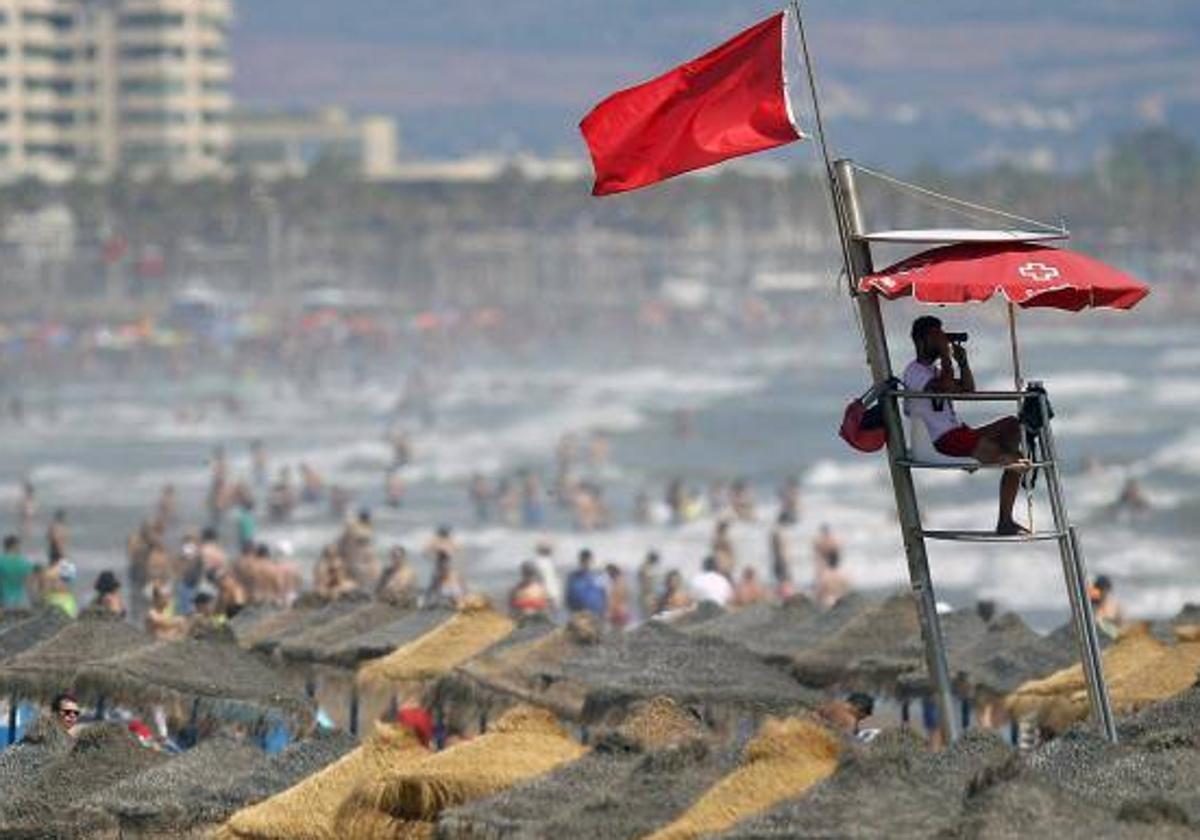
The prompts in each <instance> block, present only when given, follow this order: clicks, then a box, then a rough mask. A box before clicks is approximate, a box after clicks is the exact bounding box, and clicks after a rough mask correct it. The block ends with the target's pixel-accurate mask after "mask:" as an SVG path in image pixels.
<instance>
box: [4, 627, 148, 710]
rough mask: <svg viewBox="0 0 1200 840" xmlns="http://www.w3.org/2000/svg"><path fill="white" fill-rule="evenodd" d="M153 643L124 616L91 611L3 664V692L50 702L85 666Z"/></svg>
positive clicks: (69, 686) (70, 684)
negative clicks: (119, 617) (112, 616)
mask: <svg viewBox="0 0 1200 840" xmlns="http://www.w3.org/2000/svg"><path fill="white" fill-rule="evenodd" d="M151 643H152V639H151V638H150V637H149V636H146V635H145V634H143V633H142V632H141V631H140V630H138V629H137V628H135V627H134V626H133V625H131V624H127V623H126V622H124V621H122V620H121V619H118V618H108V617H102V616H99V615H96V614H89V615H87V616H86V617H81V618H79V619H78V620H76V621H73V622H71V623H70V624H67V625H66V626H64V627H63V628H62V629H61V630H59V631H58V632H57V633H55V634H54V635H53V636H51V637H49V638H47V639H44V640H42V641H41V642H39V643H37V644H36V645H33V646H32V647H30V648H27V649H26V650H24V651H22V652H21V653H18V654H17V655H16V656H13V657H11V658H10V659H8V660H7V661H5V662H4V663H3V665H0V692H2V693H11V694H16V695H19V696H21V697H32V698H37V699H40V700H44V701H48V700H49V699H50V698H51V697H53V696H54V695H55V694H57V693H58V692H60V691H63V690H64V689H67V688H71V687H72V686H73V685H74V684H75V680H76V677H77V676H78V675H79V673H80V672H81V671H82V670H83V668H85V667H86V666H88V665H92V664H95V663H98V662H100V661H102V660H104V659H107V658H108V657H110V656H113V655H117V654H120V653H122V652H128V651H134V650H137V649H139V648H144V647H148V646H149V645H150V644H151Z"/></svg>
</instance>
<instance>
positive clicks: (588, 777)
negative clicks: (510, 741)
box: [438, 697, 737, 840]
mask: <svg viewBox="0 0 1200 840" xmlns="http://www.w3.org/2000/svg"><path fill="white" fill-rule="evenodd" d="M706 735H707V732H706V730H705V729H704V727H703V726H701V725H700V722H699V721H698V720H697V719H696V718H695V716H694V715H692V714H691V713H689V712H688V711H687V710H686V709H684V708H683V707H681V706H679V705H678V704H677V703H675V702H674V701H673V700H670V699H667V698H661V697H660V698H655V699H653V700H651V701H649V702H647V703H644V704H641V705H639V706H638V707H637V708H636V709H635V711H634V712H633V714H632V715H631V717H630V718H629V719H627V720H626V721H625V722H624V723H623V724H622V725H621V727H620V728H619V729H618V730H617V731H615V732H611V733H606V734H604V735H602V736H601V737H600V738H599V739H598V740H597V742H596V745H595V747H594V748H593V750H592V751H591V752H590V753H588V754H586V755H584V756H583V757H582V758H580V759H578V760H576V761H572V762H570V763H567V764H564V765H561V766H559V767H558V768H556V769H554V770H552V771H551V772H549V773H547V774H546V775H544V776H540V777H538V778H536V779H533V780H531V781H528V782H525V783H523V784H520V785H517V786H515V787H512V788H510V789H508V790H506V791H503V792H501V793H498V794H496V795H494V796H489V797H487V798H484V799H479V800H476V801H475V802H471V803H468V804H466V805H463V806H460V807H458V808H454V809H451V810H450V811H447V812H446V813H445V814H443V815H442V817H441V819H439V820H438V834H439V836H441V837H445V838H447V839H448V840H454V838H463V840H466V838H479V837H491V838H512V840H517V838H520V839H521V840H533V839H534V838H542V837H587V838H589V839H590V840H634V838H640V837H644V836H646V835H647V834H649V833H650V832H652V831H654V829H656V828H658V827H659V826H662V825H665V824H667V823H668V822H670V821H671V820H673V819H675V818H676V817H677V816H679V815H680V814H681V813H683V812H684V811H685V810H687V808H688V807H690V806H691V805H692V804H693V803H694V802H695V801H696V800H697V799H698V798H699V797H700V795H701V794H703V793H704V792H705V791H706V790H708V789H709V788H711V787H712V786H713V785H714V784H716V783H717V782H718V781H719V780H720V779H721V778H722V777H724V776H725V775H727V774H728V773H729V772H730V771H732V770H733V769H734V768H735V767H736V766H737V756H736V754H735V753H734V751H732V750H719V749H716V748H715V747H714V746H713V745H712V744H711V743H710V742H709V741H708V740H707V738H706Z"/></svg>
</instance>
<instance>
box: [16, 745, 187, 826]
mask: <svg viewBox="0 0 1200 840" xmlns="http://www.w3.org/2000/svg"><path fill="white" fill-rule="evenodd" d="M167 760H168V759H167V757H166V756H165V755H163V754H162V753H158V752H155V751H154V750H150V749H147V748H145V747H143V746H141V745H140V744H138V743H137V742H136V741H135V740H134V738H133V736H132V735H130V734H129V733H128V732H127V731H126V730H125V727H123V726H121V725H120V724H112V723H101V724H95V725H93V726H90V727H87V728H85V729H84V730H83V731H82V732H81V733H80V735H79V737H78V738H77V739H76V741H75V744H74V745H73V746H72V747H71V749H70V750H68V751H67V752H65V753H62V754H59V755H56V756H55V757H54V758H53V759H52V760H51V761H49V762H47V763H46V764H45V765H44V766H43V767H42V768H41V772H40V773H39V774H37V775H36V776H34V777H32V778H29V779H27V780H26V782H25V784H23V785H21V786H20V787H19V789H18V790H17V791H16V792H15V793H14V794H13V795H11V796H7V797H5V799H4V801H3V803H2V804H0V836H5V837H11V836H22V835H24V836H42V837H60V838H66V837H91V836H94V835H95V834H96V833H98V832H99V831H103V830H107V829H111V827H112V826H114V824H115V821H114V820H113V818H112V817H111V816H109V815H107V814H104V813H103V812H102V811H99V810H98V809H95V808H89V807H88V806H87V805H86V804H85V803H86V800H87V799H88V798H89V797H90V796H91V795H92V794H96V793H99V792H101V791H104V790H107V789H108V788H110V787H112V786H113V785H115V784H117V783H118V782H120V781H122V780H123V779H126V778H129V777H131V776H134V775H136V774H137V773H140V772H142V771H143V770H146V769H148V768H150V767H153V766H155V765H158V764H163V763H165V762H166V761H167Z"/></svg>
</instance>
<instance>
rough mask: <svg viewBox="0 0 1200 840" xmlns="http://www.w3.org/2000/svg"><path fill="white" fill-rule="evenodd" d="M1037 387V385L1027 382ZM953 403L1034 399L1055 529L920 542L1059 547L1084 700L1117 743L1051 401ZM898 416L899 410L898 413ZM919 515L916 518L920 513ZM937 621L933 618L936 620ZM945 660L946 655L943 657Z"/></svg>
mask: <svg viewBox="0 0 1200 840" xmlns="http://www.w3.org/2000/svg"><path fill="white" fill-rule="evenodd" d="M1030 384H1031V385H1037V386H1040V384H1041V383H1036V382H1035V383H1030ZM883 398H884V399H889V400H893V401H898V400H902V399H945V398H946V395H945V394H942V393H933V392H911V391H902V390H889V391H887V392H885V393H884V395H883ZM953 399H954V400H955V401H959V400H962V401H972V402H1011V401H1013V400H1017V401H1022V400H1026V399H1036V400H1038V401H1039V402H1040V409H1041V416H1042V418H1043V424H1042V428H1041V429H1040V431H1039V432H1038V435H1039V438H1040V440H1041V444H1042V449H1043V452H1044V453H1045V457H1044V460H1041V461H1034V462H1032V467H1033V468H1034V469H1038V470H1041V471H1042V473H1043V475H1044V476H1045V478H1046V491H1047V496H1048V497H1049V500H1050V511H1051V516H1052V519H1053V523H1054V527H1053V528H1052V529H1051V530H1045V531H1033V532H1032V533H1028V534H1016V535H1011V536H1008V535H999V534H996V533H994V532H992V531H965V530H930V529H926V528H921V529H920V534H921V536H922V538H924V539H927V540H945V541H950V542H973V543H1034V542H1047V541H1053V542H1057V543H1058V552H1059V557H1060V558H1061V560H1062V567H1063V577H1064V578H1065V580H1066V584H1067V596H1068V597H1069V599H1070V602H1071V617H1072V623H1073V625H1074V629H1075V634H1076V639H1077V641H1078V645H1079V658H1080V662H1081V663H1082V664H1083V671H1084V677H1085V682H1086V683H1087V688H1088V700H1089V701H1090V703H1091V708H1092V713H1093V717H1094V718H1095V721H1096V724H1097V725H1098V726H1099V727H1100V729H1101V730H1103V732H1104V734H1105V736H1106V737H1107V738H1108V739H1109V740H1110V741H1112V742H1114V743H1115V742H1116V740H1117V730H1116V722H1115V720H1114V718H1113V713H1112V704H1111V702H1110V700H1109V696H1108V686H1107V684H1106V682H1105V680H1104V670H1103V664H1102V661H1101V658H1100V638H1099V634H1098V632H1097V630H1096V619H1095V615H1094V613H1093V610H1092V602H1091V599H1090V598H1089V597H1088V572H1087V564H1086V562H1085V561H1084V557H1083V549H1082V547H1081V545H1080V542H1079V533H1078V531H1077V530H1076V529H1075V526H1074V525H1072V524H1071V521H1070V517H1069V515H1068V513H1067V503H1066V495H1065V494H1064V493H1063V488H1062V480H1061V475H1060V473H1059V465H1058V454H1057V450H1056V448H1055V442H1054V431H1053V429H1052V428H1051V420H1050V411H1049V402H1048V398H1047V395H1046V392H1045V390H1044V389H1042V388H1040V387H1039V389H1038V390H1036V391H1011V392H1009V391H976V392H974V393H970V394H955V395H954V397H953ZM896 410H897V412H899V407H898V406H897V408H896ZM897 466H898V467H900V468H901V469H904V470H908V471H909V472H910V475H911V471H912V470H946V469H954V470H969V471H972V472H974V471H975V470H989V469H991V470H996V469H1003V467H1002V466H1000V465H996V464H978V465H974V466H970V467H967V466H963V465H961V464H941V463H930V462H924V461H919V460H914V459H913V458H911V457H906V458H900V459H897ZM918 515H919V514H918ZM934 618H935V620H936V615H935V617H934ZM942 655H943V656H944V652H943V654H942Z"/></svg>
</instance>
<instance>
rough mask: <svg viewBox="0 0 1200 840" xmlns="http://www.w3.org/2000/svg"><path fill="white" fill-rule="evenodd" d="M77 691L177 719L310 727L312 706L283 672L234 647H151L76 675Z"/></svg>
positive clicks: (195, 643)
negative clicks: (160, 710) (161, 710)
mask: <svg viewBox="0 0 1200 840" xmlns="http://www.w3.org/2000/svg"><path fill="white" fill-rule="evenodd" d="M76 682H77V684H78V686H79V688H80V690H81V691H84V692H87V693H89V694H90V695H94V696H106V697H111V698H114V699H116V700H117V701H118V702H120V703H122V704H123V705H126V706H131V707H138V708H142V709H149V708H152V707H153V706H157V705H163V706H167V707H168V708H169V709H172V710H174V712H175V715H176V716H177V717H186V716H187V715H188V714H191V713H197V714H200V715H203V716H207V717H215V718H219V719H222V720H232V721H239V722H243V723H248V724H260V723H262V722H264V721H265V720H267V719H275V720H279V721H286V722H288V723H290V724H291V725H292V726H293V727H295V728H299V729H303V728H306V727H308V726H310V725H311V723H312V719H313V714H314V712H313V708H312V703H311V701H309V699H308V698H307V697H305V696H304V694H303V692H302V691H300V690H298V689H297V688H296V687H295V686H294V685H293V684H292V683H291V682H290V681H289V680H287V679H286V678H285V677H284V675H283V674H282V672H281V671H280V670H279V669H277V668H274V667H272V666H271V665H270V664H269V663H268V662H267V661H265V660H264V659H262V658H260V657H258V656H255V655H254V654H252V653H249V652H247V651H244V650H242V649H240V648H238V647H237V646H236V645H233V644H228V643H223V642H215V641H200V640H195V639H184V640H180V641H174V642H156V643H154V644H152V645H148V646H141V647H138V648H135V649H133V650H128V651H126V652H124V653H120V654H117V655H115V656H112V657H109V658H107V659H104V660H101V661H98V662H93V663H90V664H88V665H86V666H84V667H82V668H81V669H80V670H79V674H78V678H77V681H76Z"/></svg>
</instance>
